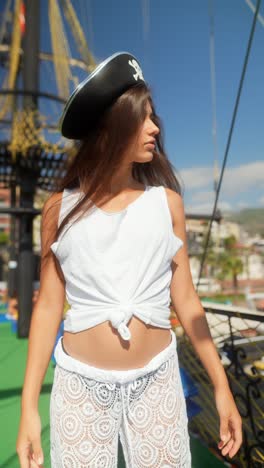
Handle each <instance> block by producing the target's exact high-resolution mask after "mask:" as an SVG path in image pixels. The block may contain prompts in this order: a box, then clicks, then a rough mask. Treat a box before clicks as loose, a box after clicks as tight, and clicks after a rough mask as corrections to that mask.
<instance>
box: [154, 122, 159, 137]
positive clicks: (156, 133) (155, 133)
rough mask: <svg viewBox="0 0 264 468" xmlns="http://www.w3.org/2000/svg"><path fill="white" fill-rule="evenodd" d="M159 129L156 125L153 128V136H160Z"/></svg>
mask: <svg viewBox="0 0 264 468" xmlns="http://www.w3.org/2000/svg"><path fill="white" fill-rule="evenodd" d="M159 131H160V130H159V127H157V125H155V124H154V126H153V128H152V134H153V135H158V133H159Z"/></svg>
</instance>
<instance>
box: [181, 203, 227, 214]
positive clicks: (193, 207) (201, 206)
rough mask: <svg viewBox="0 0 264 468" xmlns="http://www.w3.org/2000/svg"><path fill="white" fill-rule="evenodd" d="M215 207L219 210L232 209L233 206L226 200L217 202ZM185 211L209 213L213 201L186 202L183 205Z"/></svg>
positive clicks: (211, 210) (211, 209)
mask: <svg viewBox="0 0 264 468" xmlns="http://www.w3.org/2000/svg"><path fill="white" fill-rule="evenodd" d="M217 208H218V209H220V210H221V211H231V210H232V209H233V206H232V205H231V204H230V203H228V202H224V201H223V202H219V204H218V205H217ZM185 211H186V212H187V213H192V214H198V213H202V214H211V213H212V212H213V201H212V202H207V203H198V204H197V203H196V201H195V200H194V202H193V203H192V202H191V203H187V204H186V205H185Z"/></svg>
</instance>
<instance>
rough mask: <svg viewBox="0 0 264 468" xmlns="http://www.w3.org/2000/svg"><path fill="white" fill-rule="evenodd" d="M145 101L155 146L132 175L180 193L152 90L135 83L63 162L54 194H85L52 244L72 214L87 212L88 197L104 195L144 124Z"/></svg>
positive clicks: (63, 224)
mask: <svg viewBox="0 0 264 468" xmlns="http://www.w3.org/2000/svg"><path fill="white" fill-rule="evenodd" d="M147 101H149V103H150V105H151V108H152V112H153V116H152V118H153V121H154V123H155V124H156V125H157V126H158V128H159V130H160V132H159V134H158V135H157V136H156V149H155V152H154V155H153V158H152V160H151V161H150V162H146V163H140V162H133V165H132V177H133V178H134V179H135V180H136V181H138V182H141V183H143V184H144V185H145V184H147V185H151V186H155V185H156V186H158V185H163V186H165V187H169V188H171V189H172V190H174V191H176V192H177V193H180V194H181V193H182V188H181V185H180V182H179V181H178V179H177V177H176V174H175V172H176V171H175V168H174V166H173V165H172V163H171V162H170V161H169V159H168V157H167V155H166V153H165V150H164V143H163V127H162V122H161V120H160V118H159V117H158V115H157V114H156V111H155V106H154V103H153V99H152V96H151V89H150V87H149V86H148V85H146V84H144V83H140V84H136V85H135V86H133V87H131V88H129V89H128V90H127V91H126V92H125V93H123V94H122V95H121V96H120V97H119V98H118V99H117V100H116V101H115V102H114V104H113V105H112V106H111V107H110V108H108V109H107V111H105V112H104V114H103V115H102V117H101V119H100V122H99V124H97V125H96V126H95V127H94V128H93V129H92V130H91V131H89V132H88V131H87V137H86V138H84V139H83V140H81V141H79V143H78V144H79V146H78V149H77V153H76V155H75V157H74V158H72V160H71V161H70V162H68V161H66V163H65V170H64V171H65V175H64V176H63V178H62V179H60V180H58V181H57V188H56V190H55V192H54V193H57V192H62V191H63V190H64V189H66V188H67V189H74V188H77V189H78V187H82V192H83V193H84V196H83V197H82V198H81V200H80V201H79V202H78V203H77V204H75V206H74V208H73V209H72V210H71V211H70V212H69V213H68V214H67V215H66V216H65V218H64V219H63V220H62V222H61V223H60V226H59V227H58V226H57V232H56V235H55V238H54V239H53V240H51V243H52V242H53V241H55V240H56V239H57V238H58V236H59V235H60V233H61V231H62V230H63V228H64V226H65V225H66V224H67V223H69V221H70V219H71V218H72V217H73V216H74V219H75V218H76V215H77V214H78V213H83V212H85V213H86V212H87V211H88V209H89V208H90V207H91V206H92V203H91V196H93V203H94V204H98V202H99V201H100V200H101V198H102V196H104V194H105V191H106V188H108V187H109V186H110V180H111V178H112V177H113V175H114V174H115V172H116V169H117V168H119V167H120V166H121V163H122V157H123V154H124V152H125V150H126V149H127V145H128V144H129V143H130V141H132V140H133V138H135V136H136V135H137V134H138V132H139V130H140V127H141V126H142V124H143V123H144V120H145V118H146V115H147V112H146V104H147ZM78 219H79V218H76V220H78Z"/></svg>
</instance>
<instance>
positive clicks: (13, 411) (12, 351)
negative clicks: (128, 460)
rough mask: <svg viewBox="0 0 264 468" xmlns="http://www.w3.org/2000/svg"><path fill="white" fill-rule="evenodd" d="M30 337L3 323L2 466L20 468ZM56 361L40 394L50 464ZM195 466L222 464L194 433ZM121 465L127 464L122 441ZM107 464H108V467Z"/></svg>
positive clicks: (0, 371)
mask: <svg viewBox="0 0 264 468" xmlns="http://www.w3.org/2000/svg"><path fill="white" fill-rule="evenodd" d="M27 347H28V339H18V338H17V336H16V333H13V332H12V330H11V323H10V322H4V323H0V376H1V377H0V467H1V468H19V461H18V456H17V454H16V449H15V446H16V439H17V432H18V425H19V419H20V397H21V391H22V384H23V380H24V373H25V367H26V356H27ZM53 373H54V363H53V362H52V361H51V362H50V364H49V367H48V370H47V373H46V376H45V379H44V382H43V385H42V391H41V394H40V397H39V412H40V417H41V423H42V436H41V441H42V448H43V451H44V466H45V468H50V466H51V465H50V456H49V443H50V440H49V437H50V434H49V401H50V392H51V387H52V381H53ZM191 451H192V461H193V463H192V468H218V467H219V468H221V467H222V468H223V467H224V466H225V465H224V464H223V463H222V462H221V461H219V460H218V459H217V458H216V457H215V456H214V455H213V454H212V453H211V452H210V451H209V450H208V449H207V448H206V447H205V446H204V445H203V444H201V442H200V441H199V440H198V439H196V438H193V437H191ZM118 467H119V468H123V467H125V463H124V459H123V453H122V450H121V444H120V443H119V464H118ZM106 468H107V467H106Z"/></svg>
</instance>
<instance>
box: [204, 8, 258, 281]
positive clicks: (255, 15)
mask: <svg viewBox="0 0 264 468" xmlns="http://www.w3.org/2000/svg"><path fill="white" fill-rule="evenodd" d="M260 4H261V0H257V6H256V10H255V14H254V18H253V22H252V26H251V31H250V36H249V40H248V45H247V51H246V55H245V59H244V64H243V69H242V74H241V78H240V82H239V87H238V92H237V97H236V102H235V107H234V111H233V116H232V121H231V126H230V129H229V134H228V139H227V145H226V149H225V155H224V160H223V164H222V168H221V174H220V178H219V181H218V186H217V190H216V196H215V201H214V208H213V212H212V215H211V218H210V223H209V228H208V231H207V235H206V241H205V247H204V251H203V256H202V260H201V265H200V271H199V277H198V281H197V284H196V290H198V288H199V283H200V279H201V276H202V271H203V267H204V262H205V259H206V255H207V250H208V245H209V240H210V234H211V230H212V224H213V220H214V217H215V213H216V208H217V202H218V198H219V193H220V189H221V185H222V180H223V176H224V171H225V166H226V162H227V157H228V153H229V147H230V143H231V138H232V135H233V130H234V125H235V121H236V115H237V110H238V105H239V100H240V96H241V91H242V88H243V83H244V78H245V74H246V69H247V64H248V59H249V54H250V50H251V46H252V41H253V37H254V33H255V28H256V22H257V18H258V12H259V9H260Z"/></svg>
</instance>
